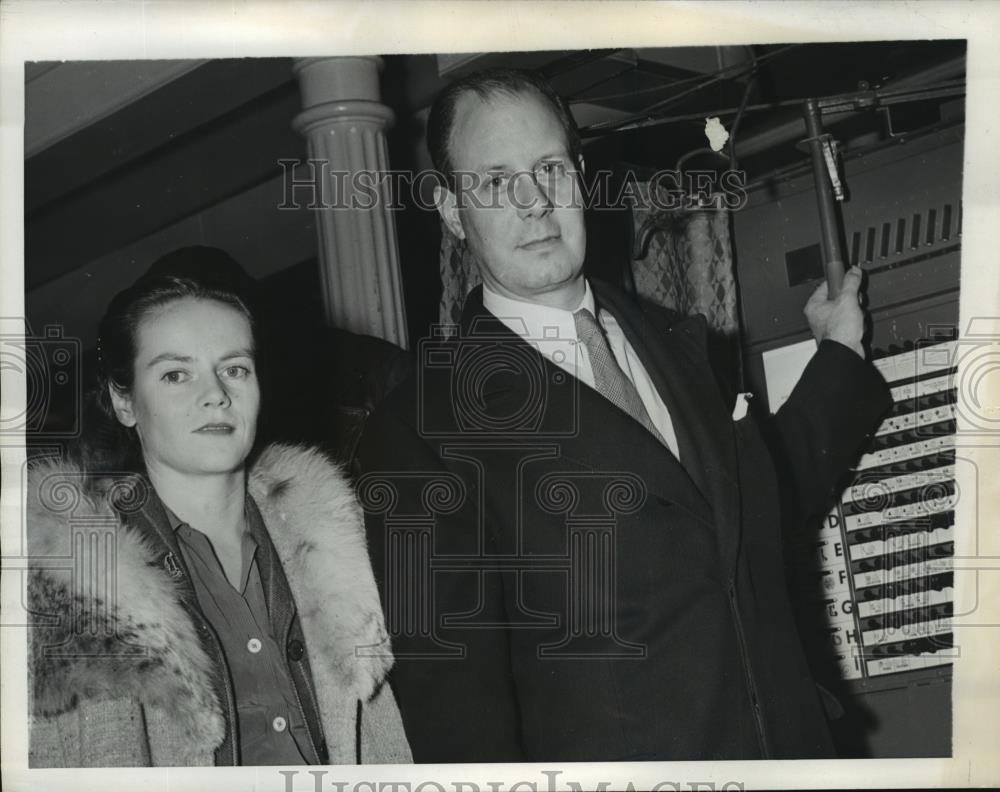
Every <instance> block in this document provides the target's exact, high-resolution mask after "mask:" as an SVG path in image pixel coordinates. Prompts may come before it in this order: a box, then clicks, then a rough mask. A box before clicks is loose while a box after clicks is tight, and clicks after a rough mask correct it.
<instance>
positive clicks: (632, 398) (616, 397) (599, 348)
mask: <svg viewBox="0 0 1000 792" xmlns="http://www.w3.org/2000/svg"><path fill="white" fill-rule="evenodd" d="M573 320H574V321H575V323H576V337H577V338H578V339H579V340H580V341H581V342H582V343H583V345H584V346H585V347H587V353H588V355H589V356H590V366H591V368H592V369H593V371H594V388H595V389H596V390H597V392H598V393H600V394H601V395H602V396H604V397H605V398H606V399H607V400H608V401H610V402H611V403H612V404H614V405H615V406H616V407H617V408H618V409H619V410H621V411H622V412H624V413H625V414H626V415H630V416H632V417H633V418H635V420H637V421H638V422H639V423H641V424H642V425H643V426H645V427H646V429H648V430H649V431H650V432H651V433H652V435H653V436H654V437H655V438H656V439H657V440H659V441H660V442H661V443H662V444H663V445H667V443H666V441H664V439H663V436H662V435H661V434H660V433H659V432H658V431H657V429H656V427H655V426H654V425H653V422H652V420H650V417H649V413H648V412H646V408H645V406H644V405H643V403H642V399H641V398H639V392H638V391H637V390H636V389H635V385H634V384H633V383H632V380H630V379H629V378H628V377H627V376H625V372H624V371H622V369H621V366H619V365H618V361H617V360H615V356H614V354H613V353H612V352H611V346H610V345H609V344H608V339H607V338H606V337H605V336H604V330H603V329H602V328H601V326H600V325H599V324H598V323H597V320H596V319H595V318H594V315H593V314H592V313H591V312H590V311H589V310H587V309H586V308H581V309H580V310H578V311H576V312H575V313H574V314H573Z"/></svg>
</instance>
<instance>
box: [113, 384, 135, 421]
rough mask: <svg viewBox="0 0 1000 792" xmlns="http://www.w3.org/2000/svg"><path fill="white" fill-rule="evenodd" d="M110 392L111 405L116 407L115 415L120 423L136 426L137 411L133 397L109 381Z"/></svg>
mask: <svg viewBox="0 0 1000 792" xmlns="http://www.w3.org/2000/svg"><path fill="white" fill-rule="evenodd" d="M108 394H109V395H110V396H111V406H112V407H114V409H115V417H116V418H117V419H118V423H120V424H121V425H122V426H127V427H129V428H131V427H133V426H135V423H136V420H135V412H134V411H133V410H132V397H131V396H129V395H128V394H127V393H122V392H121V391H119V390H118V389H117V388H116V387H115V386H114V385H112V384H111V383H110V382H109V383H108Z"/></svg>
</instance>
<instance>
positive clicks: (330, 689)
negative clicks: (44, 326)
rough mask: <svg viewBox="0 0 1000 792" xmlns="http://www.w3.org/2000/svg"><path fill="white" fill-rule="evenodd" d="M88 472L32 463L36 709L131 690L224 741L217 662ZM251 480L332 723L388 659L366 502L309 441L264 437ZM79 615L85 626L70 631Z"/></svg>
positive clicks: (152, 553)
mask: <svg viewBox="0 0 1000 792" xmlns="http://www.w3.org/2000/svg"><path fill="white" fill-rule="evenodd" d="M83 481H84V477H83V475H82V473H81V471H80V470H79V469H78V468H75V467H72V466H70V465H67V464H64V463H60V462H52V461H47V462H44V463H41V464H38V465H35V466H33V467H32V468H31V470H30V471H29V475H28V487H27V492H26V496H25V498H26V504H25V506H26V525H27V534H28V551H29V555H30V556H31V575H30V578H29V587H28V592H29V603H30V607H31V609H32V611H33V612H34V613H35V614H36V618H35V622H34V623H33V625H32V628H31V631H30V644H31V649H30V651H31V662H30V664H29V674H30V675H31V677H32V678H31V686H32V689H33V691H34V695H33V704H32V710H33V713H34V714H35V715H42V716H44V715H51V714H57V713H60V712H65V711H67V710H71V709H73V708H74V707H75V706H76V705H77V704H78V703H79V702H80V701H81V700H94V701H100V700H112V699H119V698H122V697H129V696H131V697H135V698H137V699H138V700H140V701H141V702H142V703H143V704H145V705H147V706H149V705H152V706H158V707H160V708H163V709H164V710H166V712H167V713H168V715H169V717H170V718H171V720H175V721H176V723H177V725H178V727H179V728H181V729H184V730H186V732H187V735H188V736H189V738H190V740H191V741H192V743H193V744H195V745H201V746H205V745H213V746H217V745H219V744H221V742H222V740H223V738H224V736H225V722H224V719H223V716H222V712H221V708H220V705H219V702H218V701H217V698H216V695H215V692H214V688H213V686H212V674H213V673H214V668H213V666H212V662H211V661H210V660H209V658H208V656H207V655H206V653H205V652H204V651H203V650H202V648H201V644H200V641H199V639H198V636H197V634H196V631H195V628H194V625H193V623H192V621H191V619H190V617H189V616H188V615H187V612H186V611H185V610H184V608H183V606H182V605H181V602H180V597H179V591H178V588H177V583H176V582H175V581H174V580H173V578H171V577H170V575H169V574H167V572H166V571H165V570H164V569H162V568H161V567H160V566H159V565H156V564H155V559H156V558H157V557H158V549H157V548H155V547H153V546H152V545H151V544H150V543H149V541H148V540H147V539H146V538H145V537H144V536H143V535H141V534H140V532H139V531H138V530H137V529H135V528H131V527H127V526H125V527H123V526H122V525H121V523H120V522H119V519H118V517H117V515H116V513H115V511H114V510H113V509H112V508H111V506H110V504H109V500H110V499H111V497H112V496H113V493H108V495H107V496H106V497H103V498H99V499H95V500H90V499H88V498H86V497H85V496H83V495H82V494H81V493H82V492H83V486H82V485H83ZM143 486H148V484H144V483H143V482H141V481H139V482H138V484H136V483H135V482H133V486H132V489H131V490H130V494H131V495H132V496H133V501H134V502H135V503H137V504H139V505H140V506H141V503H142V502H143V498H142V493H137V491H136V489H135V488H136V487H139V488H141V487H143ZM248 486H249V490H250V493H251V495H252V496H253V498H254V500H255V502H256V503H257V506H258V508H259V510H260V512H261V516H262V517H263V518H264V523H265V525H266V526H267V529H268V533H269V535H270V537H271V541H272V543H273V544H274V547H275V550H276V552H277V553H278V557H279V558H280V560H281V562H282V567H283V569H284V571H285V576H286V578H287V580H288V584H289V586H290V588H291V591H292V594H293V597H294V599H295V603H296V607H297V611H298V615H299V619H300V621H301V624H302V630H303V633H304V635H305V639H306V646H307V650H308V653H309V659H310V665H311V668H312V672H313V679H314V682H315V689H316V691H317V696H318V698H319V702H318V703H319V709H320V713H321V717H322V719H323V721H324V727H325V728H332V721H335V720H336V719H337V718H339V717H340V713H342V712H343V710H344V708H345V706H347V707H349V708H350V709H351V710H353V709H354V708H355V706H356V705H354V704H353V703H352V702H355V701H357V700H362V701H365V700H367V699H368V698H370V697H371V696H372V695H373V693H374V692H375V691H376V689H377V688H378V687H379V685H380V684H381V683H382V681H383V680H384V678H385V675H386V673H387V672H388V670H389V667H390V666H391V665H392V657H391V654H390V653H389V650H388V647H389V642H388V637H387V635H386V632H385V628H384V623H383V619H382V609H381V606H380V603H379V595H378V590H377V588H376V585H375V579H374V575H373V574H372V570H371V564H370V561H369V558H368V551H367V546H366V542H365V534H364V523H363V517H362V513H361V510H360V508H359V506H358V504H357V501H356V499H355V496H354V493H353V491H352V489H351V486H350V484H349V482H348V481H347V480H346V478H345V476H344V475H343V474H342V473H341V472H340V470H339V469H338V468H337V467H336V466H334V465H333V464H332V463H331V462H329V461H328V459H327V458H326V457H325V456H324V455H323V454H321V453H320V452H319V451H316V450H313V449H307V448H301V447H293V446H284V445H273V446H270V447H268V448H267V449H265V450H264V452H263V453H262V454H261V456H260V458H259V459H258V461H257V463H256V464H255V465H254V467H253V469H252V471H251V472H250V475H249V478H248ZM120 492H121V490H120V489H119V492H118V494H120ZM115 502H116V504H117V505H118V506H119V508H120V507H121V502H122V501H121V500H120V499H116V500H115ZM126 510H127V507H126ZM126 522H127V520H126ZM109 551H110V552H109ZM85 570H86V571H87V574H80V573H81V572H82V571H85ZM81 620H82V623H83V624H84V625H85V627H86V629H69V627H70V625H72V624H80V623H81ZM328 724H329V726H328Z"/></svg>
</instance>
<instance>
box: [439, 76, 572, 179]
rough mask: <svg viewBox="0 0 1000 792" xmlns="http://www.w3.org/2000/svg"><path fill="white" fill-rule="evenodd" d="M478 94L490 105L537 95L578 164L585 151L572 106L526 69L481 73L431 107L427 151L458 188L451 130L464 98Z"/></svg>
mask: <svg viewBox="0 0 1000 792" xmlns="http://www.w3.org/2000/svg"><path fill="white" fill-rule="evenodd" d="M466 93H474V94H476V95H477V96H478V97H479V98H480V99H481V100H483V101H484V102H485V101H489V99H490V98H492V97H494V96H497V95H507V96H518V95H522V94H529V93H533V94H535V95H536V96H538V97H539V98H540V99H541V100H542V101H543V102H544V103H545V104H546V105H548V107H549V108H550V109H551V110H552V112H553V113H555V116H556V118H557V119H558V120H559V125H560V126H561V127H562V128H563V133H564V134H565V136H566V149H567V151H568V152H569V155H570V157H571V158H572V160H573V162H574V163H576V162H577V161H578V160H579V158H580V154H581V152H582V151H583V145H582V144H581V142H580V133H579V131H578V130H577V127H576V121H574V120H573V114H572V113H570V110H569V106H568V105H567V104H566V102H565V101H564V100H563V99H562V97H561V96H559V94H557V93H556V92H555V90H553V88H552V86H551V85H549V83H548V81H547V80H546V79H545V78H544V77H542V76H540V75H539V74H537V73H535V72H531V71H525V70H523V69H500V68H497V69H481V70H480V71H475V72H472V73H471V74H467V75H466V76H465V77H462V78H460V79H458V80H456V81H455V82H453V83H451V84H450V85H449V86H447V87H446V88H445V89H444V90H443V91H441V93H440V94H438V97H437V98H436V99H435V100H434V104H433V105H432V106H431V112H430V117H429V118H428V119H427V148H428V149H429V150H430V154H431V159H432V160H433V162H434V167H435V168H436V169H437V170H438V172H439V173H441V174H443V175H444V177H445V178H446V179H447V180H448V184H449V185H454V165H453V163H452V161H451V151H450V144H451V130H452V127H453V126H454V125H455V108H456V107H457V105H458V100H459V99H461V98H462V95H463V94H466Z"/></svg>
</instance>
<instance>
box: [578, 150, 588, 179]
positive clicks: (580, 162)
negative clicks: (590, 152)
mask: <svg viewBox="0 0 1000 792" xmlns="http://www.w3.org/2000/svg"><path fill="white" fill-rule="evenodd" d="M576 164H577V165H579V166H580V175H581V176H582V175H583V174H585V173H586V172H587V163H585V162H584V161H583V154H580V155H578V156H577V158H576Z"/></svg>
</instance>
